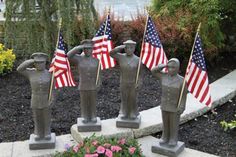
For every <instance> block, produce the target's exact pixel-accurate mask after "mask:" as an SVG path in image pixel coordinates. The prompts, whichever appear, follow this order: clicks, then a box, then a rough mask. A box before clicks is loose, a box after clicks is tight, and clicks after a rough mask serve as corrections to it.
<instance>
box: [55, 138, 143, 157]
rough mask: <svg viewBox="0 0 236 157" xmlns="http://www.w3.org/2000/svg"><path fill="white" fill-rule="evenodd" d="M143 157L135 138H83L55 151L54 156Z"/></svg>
mask: <svg viewBox="0 0 236 157" xmlns="http://www.w3.org/2000/svg"><path fill="white" fill-rule="evenodd" d="M71 156H73V157H123V156H125V157H143V155H142V151H141V149H140V146H139V144H138V142H137V141H136V140H135V139H125V138H122V139H117V138H112V139H107V138H104V137H95V136H94V135H93V136H91V137H89V138H85V139H84V141H82V142H80V143H79V144H77V145H75V146H68V145H67V146H66V151H64V152H63V153H59V152H57V153H56V154H55V156H54V157H71Z"/></svg>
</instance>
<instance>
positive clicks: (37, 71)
mask: <svg viewBox="0 0 236 157" xmlns="http://www.w3.org/2000/svg"><path fill="white" fill-rule="evenodd" d="M31 57H32V59H29V60H26V61H24V62H23V63H22V64H20V65H19V67H18V68H17V71H18V72H19V73H21V74H22V75H24V76H25V77H26V78H28V79H29V81H30V85H31V90H32V93H31V108H32V111H33V119H34V134H31V135H30V140H29V148H30V149H49V148H54V147H55V142H56V137H55V133H51V110H50V103H51V102H49V100H48V95H49V88H50V82H51V74H50V73H49V72H48V70H47V69H45V67H46V60H47V58H48V56H47V55H46V54H45V53H34V54H32V56H31Z"/></svg>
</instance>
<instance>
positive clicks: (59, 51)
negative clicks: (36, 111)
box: [49, 32, 76, 89]
mask: <svg viewBox="0 0 236 157" xmlns="http://www.w3.org/2000/svg"><path fill="white" fill-rule="evenodd" d="M53 71H54V78H55V89H57V88H61V87H72V86H76V83H75V81H74V79H73V76H72V74H71V69H70V62H69V60H68V58H67V55H66V44H65V42H64V39H63V36H62V33H61V32H60V33H59V41H58V45H57V48H56V51H55V54H54V58H53V59H52V63H51V65H50V69H49V72H53Z"/></svg>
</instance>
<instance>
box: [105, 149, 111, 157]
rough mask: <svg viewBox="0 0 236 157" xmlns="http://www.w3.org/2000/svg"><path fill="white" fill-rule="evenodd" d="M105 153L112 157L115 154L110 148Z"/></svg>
mask: <svg viewBox="0 0 236 157" xmlns="http://www.w3.org/2000/svg"><path fill="white" fill-rule="evenodd" d="M105 155H106V156H107V157H112V156H113V153H112V151H111V150H110V149H106V153H105Z"/></svg>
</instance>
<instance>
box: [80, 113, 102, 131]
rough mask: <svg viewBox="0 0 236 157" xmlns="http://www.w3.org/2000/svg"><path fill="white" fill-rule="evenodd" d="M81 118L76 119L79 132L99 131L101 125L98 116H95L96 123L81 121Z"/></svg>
mask: <svg viewBox="0 0 236 157" xmlns="http://www.w3.org/2000/svg"><path fill="white" fill-rule="evenodd" d="M82 120H83V118H78V119H77V128H78V131H79V132H91V131H101V130H102V125H101V120H100V118H99V117H97V122H96V123H91V122H89V123H83V121H82Z"/></svg>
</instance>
